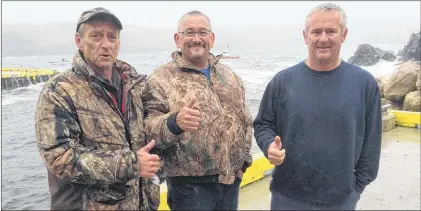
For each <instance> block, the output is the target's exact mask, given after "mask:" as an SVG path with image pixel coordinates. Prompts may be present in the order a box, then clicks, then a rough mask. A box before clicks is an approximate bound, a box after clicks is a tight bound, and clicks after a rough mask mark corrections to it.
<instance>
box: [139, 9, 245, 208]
mask: <svg viewBox="0 0 421 211" xmlns="http://www.w3.org/2000/svg"><path fill="white" fill-rule="evenodd" d="M174 41H175V43H176V46H177V48H179V49H180V51H176V52H173V53H172V59H173V60H172V61H170V62H168V63H166V64H164V65H162V66H160V67H158V68H157V69H156V70H155V71H154V72H153V73H152V74H151V75H150V76H149V78H148V80H147V86H146V88H145V92H144V95H143V97H142V99H143V101H144V105H145V112H146V115H147V117H146V119H145V130H146V135H147V137H148V140H155V148H158V149H161V153H162V157H163V159H164V166H163V169H164V173H165V175H166V177H167V178H166V181H167V186H168V198H167V202H168V205H169V207H170V208H171V210H198V209H206V210H213V209H228V210H236V209H237V207H238V194H239V186H240V183H241V178H242V175H243V172H244V171H245V170H246V169H247V168H248V167H249V166H250V165H251V162H252V156H251V154H250V147H251V141H252V117H251V115H250V112H249V110H248V108H247V106H246V104H245V91H244V86H243V82H242V80H241V78H240V77H239V76H238V75H236V74H235V73H234V72H233V71H232V70H231V69H230V68H228V67H227V66H225V65H223V64H221V63H220V62H218V61H219V59H220V56H214V55H212V54H211V53H210V49H211V48H212V47H213V44H214V41H215V35H214V33H213V32H212V27H211V22H210V20H209V18H208V17H207V16H206V15H204V14H203V13H201V12H199V11H191V12H188V13H186V14H184V15H183V16H182V17H181V19H180V21H179V24H178V32H177V33H175V34H174Z"/></svg>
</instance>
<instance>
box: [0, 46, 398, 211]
mask: <svg viewBox="0 0 421 211" xmlns="http://www.w3.org/2000/svg"><path fill="white" fill-rule="evenodd" d="M392 50H395V49H392ZM239 55H240V56H241V57H240V59H238V60H221V61H220V62H222V63H225V64H227V65H228V66H230V67H231V68H232V69H233V71H235V72H236V73H238V75H239V76H240V77H241V78H242V79H243V81H244V84H245V87H246V98H247V104H248V106H249V108H250V110H251V113H252V115H253V117H255V116H256V114H257V111H258V108H259V105H260V100H261V97H262V95H263V92H264V90H265V88H266V85H267V83H268V82H269V81H270V80H271V78H272V77H273V76H274V75H275V74H276V73H277V72H279V71H282V70H283V69H285V68H287V67H289V66H292V65H294V64H296V63H298V62H300V61H302V60H303V59H304V58H305V57H304V55H302V56H300V55H292V56H291V55H289V54H285V53H266V52H261V53H259V52H243V53H240V54H239ZM349 56H350V54H346V55H344V60H347V58H348V57H349ZM71 58H72V54H69V55H53V56H33V57H4V58H3V60H2V66H3V67H11V66H16V67H19V66H22V67H34V68H36V67H38V68H49V69H57V70H65V69H66V68H69V67H70V65H69V64H67V63H62V64H57V63H54V64H53V63H50V62H59V63H60V61H61V60H62V59H64V60H67V61H71ZM119 58H120V59H122V60H125V61H127V62H129V63H130V64H132V65H133V66H134V67H135V68H136V69H137V71H138V72H141V73H144V74H150V73H151V72H152V71H153V69H154V68H155V67H157V66H158V65H159V64H162V63H165V62H167V61H169V60H170V52H156V53H142V54H122V55H120V57H119ZM394 64H395V62H385V61H381V62H379V63H378V64H376V65H374V66H371V67H365V69H367V70H368V71H370V72H371V73H372V74H373V75H376V76H377V75H379V76H381V75H390V74H391V73H392V72H393V71H394ZM42 86H43V83H41V84H35V85H31V86H29V87H24V88H18V89H15V90H10V91H2V93H1V94H2V153H1V156H2V189H1V191H2V209H6V210H23V209H42V210H47V209H49V190H48V182H47V171H46V167H45V165H44V163H43V162H42V160H41V158H40V156H39V153H38V151H37V148H36V140H35V132H34V114H35V106H36V102H37V98H38V94H39V92H40V90H41V88H42ZM252 151H253V152H260V150H259V148H258V147H257V146H256V145H255V144H254V146H253V150H252Z"/></svg>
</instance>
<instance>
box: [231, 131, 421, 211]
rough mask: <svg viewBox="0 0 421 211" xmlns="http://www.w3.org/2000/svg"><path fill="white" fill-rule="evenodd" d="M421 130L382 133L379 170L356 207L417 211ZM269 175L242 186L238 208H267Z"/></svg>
mask: <svg viewBox="0 0 421 211" xmlns="http://www.w3.org/2000/svg"><path fill="white" fill-rule="evenodd" d="M420 132H421V131H420V130H417V129H415V128H403V127H398V128H395V129H393V130H392V131H389V132H385V133H383V140H382V153H381V158H380V159H381V160H380V169H379V174H378V177H377V179H376V180H375V181H374V182H373V183H371V184H370V185H368V186H367V187H366V189H365V191H364V192H363V194H362V195H361V198H360V201H359V202H358V204H357V209H358V210H367V209H369V210H373V209H378V210H381V209H383V210H384V209H394V210H398V209H399V210H408V209H411V210H420V207H421V206H420V173H421V172H420ZM270 180H271V177H270V176H267V177H265V178H264V179H262V180H260V181H257V182H255V183H252V184H249V185H247V186H245V187H243V188H242V189H241V192H240V201H239V209H240V210H269V209H270V198H271V195H270V193H269V182H270Z"/></svg>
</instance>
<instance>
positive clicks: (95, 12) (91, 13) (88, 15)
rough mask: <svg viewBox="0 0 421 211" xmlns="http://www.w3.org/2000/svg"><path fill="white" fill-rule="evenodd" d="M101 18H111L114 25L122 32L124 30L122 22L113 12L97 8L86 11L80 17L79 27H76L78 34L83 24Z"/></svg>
mask: <svg viewBox="0 0 421 211" xmlns="http://www.w3.org/2000/svg"><path fill="white" fill-rule="evenodd" d="M100 16H103V17H105V16H109V17H111V19H112V20H113V21H114V24H116V26H117V27H118V28H119V29H120V30H122V29H123V26H122V25H121V22H120V20H119V19H118V18H117V17H116V16H115V15H114V14H113V13H112V12H110V11H109V10H107V9H105V8H102V7H96V8H93V9H89V10H86V11H84V12H83V13H82V14H81V15H80V18H79V21H78V22H77V26H76V32H77V31H78V30H79V27H80V25H81V24H82V23H85V22H87V21H89V20H92V18H94V17H95V18H98V19H100Z"/></svg>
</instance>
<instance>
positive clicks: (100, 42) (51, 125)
mask: <svg viewBox="0 0 421 211" xmlns="http://www.w3.org/2000/svg"><path fill="white" fill-rule="evenodd" d="M122 28H123V27H122V25H121V22H120V21H119V20H118V18H117V17H116V16H115V15H113V14H112V13H111V12H109V11H108V10H106V9H104V8H95V9H91V10H88V11H85V12H83V13H82V15H81V17H80V19H79V21H78V23H77V27H76V34H75V42H76V45H77V47H78V51H77V52H76V54H75V56H74V57H73V63H72V69H71V70H69V71H66V72H63V73H61V74H59V75H57V76H55V77H53V78H52V79H50V80H49V81H48V82H47V83H46V84H45V86H44V87H43V89H42V91H41V93H40V96H39V101H38V104H37V109H36V121H35V122H36V124H35V131H36V135H37V146H38V149H39V152H40V154H41V158H42V159H43V160H44V162H45V163H46V166H47V169H48V181H49V186H50V193H51V207H50V208H51V210H62V209H64V210H87V209H89V210H138V209H141V210H153V209H157V207H158V205H159V184H156V183H155V184H154V183H153V179H154V177H156V174H155V173H156V172H157V170H158V168H159V165H160V163H159V157H158V156H157V155H153V154H150V153H149V151H150V150H151V149H152V148H153V146H154V143H155V142H154V141H151V142H150V143H149V144H147V145H146V144H145V143H146V141H145V135H144V128H143V109H142V108H143V106H142V100H141V94H142V91H143V88H144V84H145V77H146V76H145V75H140V74H137V73H136V70H135V69H134V68H133V67H132V66H130V65H129V64H127V63H126V62H123V61H120V60H117V56H118V51H119V48H120V31H121V30H122Z"/></svg>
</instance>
